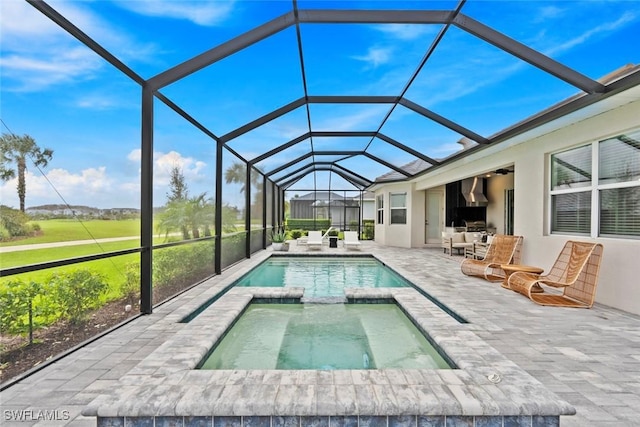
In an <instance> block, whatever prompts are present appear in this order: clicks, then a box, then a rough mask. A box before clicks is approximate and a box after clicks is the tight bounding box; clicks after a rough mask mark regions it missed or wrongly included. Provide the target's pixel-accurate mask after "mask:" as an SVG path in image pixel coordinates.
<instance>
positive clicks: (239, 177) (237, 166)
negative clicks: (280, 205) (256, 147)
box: [224, 162, 262, 217]
mask: <svg viewBox="0 0 640 427" xmlns="http://www.w3.org/2000/svg"><path fill="white" fill-rule="evenodd" d="M261 177H262V175H260V174H258V173H255V171H252V173H251V188H252V189H253V191H252V192H253V200H254V202H253V203H254V206H255V210H256V212H251V214H252V216H256V217H257V216H259V215H260V213H261V212H262V180H261ZM224 179H225V182H226V183H227V184H231V183H236V184H238V183H240V184H242V186H241V187H240V192H241V193H244V192H245V188H246V184H247V183H246V180H247V167H246V166H245V165H243V164H242V163H238V162H235V163H233V164H232V165H231V166H230V167H229V168H228V169H227V170H226V171H225V172H224Z"/></svg>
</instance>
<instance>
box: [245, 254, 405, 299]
mask: <svg viewBox="0 0 640 427" xmlns="http://www.w3.org/2000/svg"><path fill="white" fill-rule="evenodd" d="M235 286H239V287H244V286H248V287H285V288H286V287H303V288H304V296H305V298H322V297H341V296H344V289H345V288H347V287H349V288H399V287H408V286H410V284H409V283H408V282H407V281H406V280H405V279H404V278H402V276H400V275H398V274H397V273H395V272H394V271H393V270H391V269H390V268H388V267H387V266H385V265H384V264H382V263H381V262H380V261H378V260H377V259H375V258H373V257H371V256H359V257H320V256H305V257H301V256H298V257H291V256H288V257H283V256H272V257H270V258H269V259H267V260H266V261H265V262H263V263H261V264H260V265H259V266H258V267H256V268H255V269H253V270H252V271H251V272H249V273H248V274H247V275H245V276H244V277H243V278H242V279H240V280H239V281H238V282H237V283H236V285H235Z"/></svg>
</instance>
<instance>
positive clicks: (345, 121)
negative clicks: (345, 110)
mask: <svg viewBox="0 0 640 427" xmlns="http://www.w3.org/2000/svg"><path fill="white" fill-rule="evenodd" d="M389 108H390V106H389V105H386V104H383V105H367V106H362V107H359V108H358V111H356V112H353V113H351V114H339V115H335V114H329V115H327V116H325V117H321V118H317V116H318V114H316V115H314V116H312V123H313V125H314V128H315V129H323V130H324V129H327V130H333V131H357V130H363V129H365V130H375V127H376V126H378V125H379V124H380V121H381V120H382V118H383V117H384V115H385V113H386V112H387V111H389ZM372 123H373V126H372Z"/></svg>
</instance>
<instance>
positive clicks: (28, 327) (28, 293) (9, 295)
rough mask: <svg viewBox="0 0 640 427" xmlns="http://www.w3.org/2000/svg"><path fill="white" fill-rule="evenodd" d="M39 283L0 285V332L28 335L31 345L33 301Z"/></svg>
mask: <svg viewBox="0 0 640 427" xmlns="http://www.w3.org/2000/svg"><path fill="white" fill-rule="evenodd" d="M41 290H42V287H41V285H40V284H39V283H36V282H29V283H25V282H23V281H21V280H9V281H6V282H3V283H0V330H2V331H7V332H9V333H12V334H22V333H25V332H28V333H29V344H32V343H33V329H34V317H35V316H36V314H37V313H36V308H35V307H34V300H35V298H36V297H37V296H38V294H40V292H41Z"/></svg>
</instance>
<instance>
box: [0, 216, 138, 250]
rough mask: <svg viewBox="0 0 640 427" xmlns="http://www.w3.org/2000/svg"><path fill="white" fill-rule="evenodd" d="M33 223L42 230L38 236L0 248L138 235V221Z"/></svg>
mask: <svg viewBox="0 0 640 427" xmlns="http://www.w3.org/2000/svg"><path fill="white" fill-rule="evenodd" d="M33 223H36V224H38V225H39V226H40V229H41V230H42V233H41V235H40V236H35V237H29V238H26V239H20V240H15V241H11V242H2V243H0V247H2V246H18V245H33V244H38V243H51V242H69V241H72V240H92V239H104V238H109V237H127V236H139V235H140V220H139V219H127V220H122V221H105V220H91V221H82V222H81V221H78V220H73V219H48V220H42V221H33Z"/></svg>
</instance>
